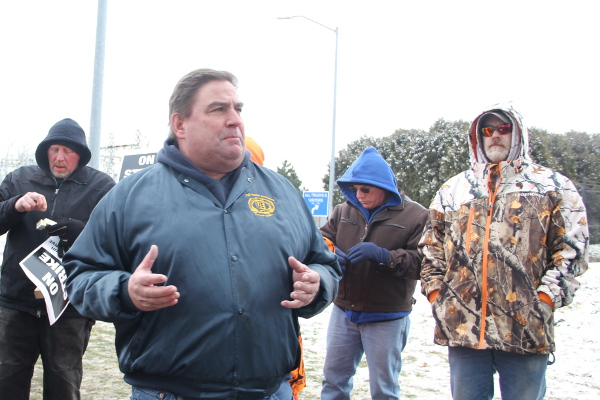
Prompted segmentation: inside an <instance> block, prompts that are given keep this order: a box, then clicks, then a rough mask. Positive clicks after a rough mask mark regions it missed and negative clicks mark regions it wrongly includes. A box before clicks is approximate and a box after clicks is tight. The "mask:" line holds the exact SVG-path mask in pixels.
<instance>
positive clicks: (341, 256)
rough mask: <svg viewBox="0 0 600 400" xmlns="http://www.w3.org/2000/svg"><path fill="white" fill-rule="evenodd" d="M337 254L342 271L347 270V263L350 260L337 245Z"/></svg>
mask: <svg viewBox="0 0 600 400" xmlns="http://www.w3.org/2000/svg"><path fill="white" fill-rule="evenodd" d="M335 254H336V255H337V256H338V262H339V263H340V267H341V268H342V272H346V263H347V262H348V256H347V255H346V253H344V252H343V251H342V250H340V248H339V247H337V246H335Z"/></svg>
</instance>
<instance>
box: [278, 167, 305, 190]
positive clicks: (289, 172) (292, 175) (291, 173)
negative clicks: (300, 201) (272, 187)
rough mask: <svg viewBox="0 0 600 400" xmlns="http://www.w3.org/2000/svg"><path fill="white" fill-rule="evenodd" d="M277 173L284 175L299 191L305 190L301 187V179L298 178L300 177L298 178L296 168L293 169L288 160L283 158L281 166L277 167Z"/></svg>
mask: <svg viewBox="0 0 600 400" xmlns="http://www.w3.org/2000/svg"><path fill="white" fill-rule="evenodd" d="M277 173H278V174H280V175H283V176H285V177H286V178H287V180H288V181H290V182H291V183H292V185H294V187H295V188H296V189H298V191H299V192H300V193H302V192H304V191H306V188H301V186H302V181H301V180H300V178H298V174H296V170H295V169H294V167H293V166H292V164H290V163H288V160H284V161H283V164H282V165H281V167H277Z"/></svg>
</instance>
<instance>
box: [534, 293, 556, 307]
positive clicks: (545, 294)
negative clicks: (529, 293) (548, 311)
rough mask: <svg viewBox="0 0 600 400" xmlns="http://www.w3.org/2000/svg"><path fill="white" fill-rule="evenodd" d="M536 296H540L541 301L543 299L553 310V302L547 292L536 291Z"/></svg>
mask: <svg viewBox="0 0 600 400" xmlns="http://www.w3.org/2000/svg"><path fill="white" fill-rule="evenodd" d="M538 296H539V298H540V300H541V301H543V302H544V303H546V304H548V305H549V306H550V307H552V309H553V310H554V302H553V301H552V299H551V298H550V296H548V294H547V293H544V292H538Z"/></svg>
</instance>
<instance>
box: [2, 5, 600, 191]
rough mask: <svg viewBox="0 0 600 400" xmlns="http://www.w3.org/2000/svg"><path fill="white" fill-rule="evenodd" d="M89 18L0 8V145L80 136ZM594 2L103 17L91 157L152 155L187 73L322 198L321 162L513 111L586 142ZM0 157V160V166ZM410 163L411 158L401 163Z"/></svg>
mask: <svg viewBox="0 0 600 400" xmlns="http://www.w3.org/2000/svg"><path fill="white" fill-rule="evenodd" d="M97 7H98V3H97V1H95V0H69V1H67V0H54V1H45V0H29V1H8V0H0V54H1V58H0V112H1V114H0V116H1V117H2V118H1V124H2V128H1V129H0V140H1V141H2V145H3V146H9V145H10V144H12V145H13V146H23V145H25V144H26V145H29V146H32V147H33V148H34V147H35V146H36V145H37V143H39V141H40V140H41V139H43V138H44V137H45V135H46V134H47V132H48V129H49V128H50V126H51V125H52V124H53V123H55V122H56V121H58V120H60V119H62V118H65V117H70V118H73V119H75V120H76V121H78V122H79V123H80V124H81V125H82V127H83V128H84V129H85V130H86V132H88V133H89V121H90V115H91V96H92V94H91V93H92V82H93V65H94V48H95V35H96V19H97ZM598 8H600V6H599V5H598V2H597V1H595V0H587V1H577V0H571V1H568V2H567V1H502V2H498V1H483V0H478V1H441V0H440V1H401V0H396V1H392V0H387V1H377V0H372V1H368V2H367V1H351V0H346V1H328V0H319V1H310V0H303V1H285V0H278V1H260V0H256V1H244V0H229V1H221V2H213V1H200V0H186V1H183V0H170V1H168V2H167V1H152V0H120V1H110V0H109V1H108V18H107V36H106V60H105V73H104V97H103V112H102V142H101V144H102V145H106V144H108V138H109V135H110V134H113V135H114V136H115V137H116V138H117V141H118V144H126V143H131V142H133V140H134V135H135V132H136V131H137V130H139V131H141V132H142V133H143V134H144V135H145V136H146V137H147V138H148V140H150V142H151V146H152V147H154V148H156V149H158V148H160V147H161V146H162V142H163V141H164V139H165V137H166V135H167V123H168V99H169V96H170V94H171V92H172V90H173V87H174V86H175V84H176V82H177V81H178V80H179V78H181V77H182V76H183V75H184V74H186V73H187V72H189V71H191V70H194V69H197V68H205V67H206V68H214V69H223V70H228V71H230V72H232V73H234V74H235V75H236V76H237V77H238V78H239V80H240V86H239V91H240V95H241V97H242V100H243V101H244V103H245V107H244V112H243V117H244V121H245V126H246V135H248V136H252V137H253V138H254V139H256V140H257V141H258V143H259V144H260V145H261V146H262V147H263V149H264V151H265V153H266V160H265V165H266V166H268V167H270V168H273V169H275V168H276V167H278V166H281V164H282V162H283V161H284V160H286V159H287V160H288V162H290V163H291V164H292V165H293V166H294V167H295V169H296V172H297V173H298V176H299V178H300V179H301V180H302V181H303V184H304V186H305V187H307V188H308V189H309V190H322V186H321V179H322V177H323V176H324V175H325V174H326V173H327V172H328V163H329V159H330V155H331V132H332V115H333V81H334V79H333V78H334V59H335V57H334V56H335V37H336V35H335V33H334V32H333V31H331V30H328V29H326V28H325V27H322V26H319V25H317V24H315V23H313V22H311V21H309V20H307V19H304V18H294V19H289V20H280V19H277V17H284V16H293V15H298V16H300V15H301V16H305V17H307V18H310V19H312V20H314V21H317V22H319V23H320V24H323V25H325V26H327V27H330V28H332V29H335V28H336V27H338V28H339V34H338V37H339V48H338V74H337V125H336V152H337V151H339V150H341V149H343V148H345V147H346V145H347V144H348V143H350V142H351V141H353V140H356V139H358V138H360V137H361V136H363V135H368V136H375V137H381V136H387V135H390V134H392V133H393V132H394V131H395V130H396V129H412V128H417V129H428V128H429V127H430V126H431V125H433V123H434V122H435V121H436V120H437V119H438V118H444V119H447V120H458V119H464V120H471V119H473V118H474V117H475V116H477V114H478V113H479V112H480V111H481V110H482V109H483V108H485V107H487V106H488V105H491V104H494V103H497V102H504V101H513V104H514V106H515V108H517V109H518V110H520V111H521V113H522V114H523V117H524V121H525V123H526V124H527V125H528V126H536V127H539V128H543V129H546V130H548V131H550V132H555V133H564V132H566V131H569V130H577V131H584V132H588V133H600V111H599V109H600V101H599V100H598V94H599V93H600V77H599V72H598V71H599V70H600V63H599V59H600V56H599V51H598V49H599V48H600V44H599V43H598V42H599V38H600V23H598V15H599V14H600V13H599V12H598ZM0 154H5V152H4V151H3V152H2V153H0ZM415 156H416V157H417V156H418V155H415Z"/></svg>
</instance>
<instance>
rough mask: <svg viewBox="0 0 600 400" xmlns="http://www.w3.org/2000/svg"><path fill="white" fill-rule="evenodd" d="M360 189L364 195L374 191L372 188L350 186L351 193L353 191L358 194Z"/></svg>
mask: <svg viewBox="0 0 600 400" xmlns="http://www.w3.org/2000/svg"><path fill="white" fill-rule="evenodd" d="M359 189H360V191H361V192H363V193H369V192H370V191H371V189H373V188H372V187H365V186H363V187H361V188H357V187H356V186H350V191H352V192H353V193H358V190H359Z"/></svg>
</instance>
